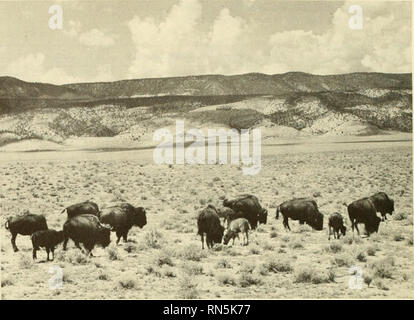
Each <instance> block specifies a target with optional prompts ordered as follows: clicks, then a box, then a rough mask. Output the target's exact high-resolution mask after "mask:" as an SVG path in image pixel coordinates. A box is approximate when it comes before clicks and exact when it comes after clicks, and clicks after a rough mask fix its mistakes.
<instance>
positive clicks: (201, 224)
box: [197, 204, 224, 249]
mask: <svg viewBox="0 0 414 320" xmlns="http://www.w3.org/2000/svg"><path fill="white" fill-rule="evenodd" d="M197 226H198V234H199V235H200V236H201V247H202V249H204V234H206V238H207V239H206V242H207V248H212V247H213V245H214V243H221V241H222V239H223V232H224V227H223V226H222V225H221V223H220V218H219V215H218V214H217V210H216V208H215V207H214V206H212V205H211V204H209V205H208V206H207V208H205V209H203V210H202V211H201V212H200V213H199V215H198V218H197Z"/></svg>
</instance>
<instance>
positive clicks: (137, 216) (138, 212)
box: [132, 207, 147, 228]
mask: <svg viewBox="0 0 414 320" xmlns="http://www.w3.org/2000/svg"><path fill="white" fill-rule="evenodd" d="M132 220H133V221H132V223H133V224H134V225H136V226H138V227H140V228H142V227H144V226H145V225H146V224H147V212H146V211H145V209H144V208H143V207H137V208H135V210H134V214H133V218H132Z"/></svg>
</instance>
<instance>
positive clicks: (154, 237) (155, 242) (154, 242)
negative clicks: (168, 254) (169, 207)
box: [144, 229, 162, 249]
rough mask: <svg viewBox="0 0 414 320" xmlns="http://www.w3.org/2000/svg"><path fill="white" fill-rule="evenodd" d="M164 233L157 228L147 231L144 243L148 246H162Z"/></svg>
mask: <svg viewBox="0 0 414 320" xmlns="http://www.w3.org/2000/svg"><path fill="white" fill-rule="evenodd" d="M161 240H162V234H161V233H160V232H158V231H157V230H155V229H151V230H149V231H147V232H146V233H145V235H144V243H145V245H146V246H147V247H148V248H153V249H159V248H161Z"/></svg>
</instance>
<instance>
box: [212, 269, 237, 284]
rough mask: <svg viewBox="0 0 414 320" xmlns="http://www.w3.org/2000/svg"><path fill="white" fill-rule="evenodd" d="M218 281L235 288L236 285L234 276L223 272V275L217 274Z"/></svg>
mask: <svg viewBox="0 0 414 320" xmlns="http://www.w3.org/2000/svg"><path fill="white" fill-rule="evenodd" d="M216 279H217V281H218V282H219V283H220V284H222V285H232V286H234V285H235V284H236V280H235V279H234V276H233V275H232V274H230V273H228V272H221V273H218V274H216Z"/></svg>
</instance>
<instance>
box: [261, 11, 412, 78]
mask: <svg viewBox="0 0 414 320" xmlns="http://www.w3.org/2000/svg"><path fill="white" fill-rule="evenodd" d="M350 5H351V3H345V4H344V5H343V6H342V7H341V8H339V9H338V10H337V11H336V12H335V14H334V16H333V19H332V28H331V29H329V30H328V31H326V32H325V33H323V34H321V35H316V34H314V33H313V32H312V31H306V32H305V31H302V30H294V31H286V32H279V33H275V34H273V35H272V36H271V38H270V40H269V45H270V47H271V50H270V61H269V63H268V64H267V65H266V67H265V69H266V70H265V71H266V72H268V73H278V72H281V71H282V72H285V71H291V70H296V71H305V72H311V73H318V74H332V73H346V72H354V71H375V72H411V29H410V26H409V25H410V24H409V21H410V20H408V19H407V16H406V15H407V14H406V13H404V12H401V10H395V7H394V6H392V5H390V4H389V3H388V4H385V5H384V4H378V3H375V4H374V3H363V4H361V6H362V8H363V17H364V24H363V29H362V30H351V29H350V28H349V27H348V21H349V18H350V14H349V13H348V8H349V6H350ZM399 9H401V8H400V7H399ZM409 19H411V18H409Z"/></svg>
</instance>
